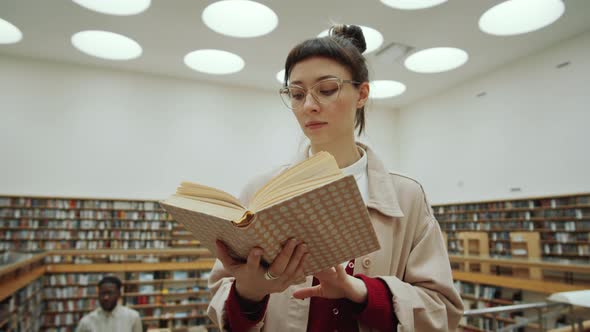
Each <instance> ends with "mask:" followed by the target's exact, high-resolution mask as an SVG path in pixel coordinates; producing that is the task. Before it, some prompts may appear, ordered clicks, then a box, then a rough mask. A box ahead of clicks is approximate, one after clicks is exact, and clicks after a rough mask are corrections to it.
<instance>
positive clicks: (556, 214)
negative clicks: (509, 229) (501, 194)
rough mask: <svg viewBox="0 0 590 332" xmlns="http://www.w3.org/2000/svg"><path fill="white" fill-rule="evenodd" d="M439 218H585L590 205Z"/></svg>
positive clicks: (441, 216) (443, 217)
mask: <svg viewBox="0 0 590 332" xmlns="http://www.w3.org/2000/svg"><path fill="white" fill-rule="evenodd" d="M436 218H437V220H439V221H442V222H445V221H488V220H506V219H523V220H531V219H551V218H572V219H584V218H590V207H589V208H586V209H571V210H565V209H564V210H541V211H534V212H530V211H522V212H480V213H471V214H439V215H436Z"/></svg>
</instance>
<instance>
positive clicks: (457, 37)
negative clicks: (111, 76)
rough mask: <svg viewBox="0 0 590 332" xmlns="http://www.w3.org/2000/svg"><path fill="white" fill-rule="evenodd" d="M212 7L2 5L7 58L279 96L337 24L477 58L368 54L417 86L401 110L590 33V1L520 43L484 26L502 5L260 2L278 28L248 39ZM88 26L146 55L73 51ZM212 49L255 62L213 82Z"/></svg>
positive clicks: (389, 73) (576, 1)
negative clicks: (221, 24)
mask: <svg viewBox="0 0 590 332" xmlns="http://www.w3.org/2000/svg"><path fill="white" fill-rule="evenodd" d="M212 2H214V1H203V0H152V6H151V7H150V8H149V9H148V10H147V11H145V12H143V13H141V14H139V15H135V16H110V15H105V14H100V13H96V12H92V11H89V10H87V9H84V8H82V7H80V6H78V5H76V4H75V3H73V2H72V1H71V0H0V18H3V19H5V20H7V21H9V22H11V23H13V24H14V25H16V26H17V27H19V28H20V29H21V31H22V32H23V40H22V41H21V42H19V43H17V44H11V45H0V54H5V55H12V56H25V57H33V58H41V59H48V60H55V61H60V62H67V63H75V64H82V65H91V66H99V67H105V68H112V69H117V70H126V71H133V72H143V73H150V74H156V75H165V76H170V77H179V78H188V79H192V80H199V81H207V82H216V83H220V84H224V85H231V86H239V87H250V88H256V89H264V90H269V91H271V90H272V91H276V90H277V89H278V88H279V86H280V84H279V82H278V81H277V80H276V79H275V75H276V73H277V72H278V71H279V70H280V69H282V67H283V65H284V60H285V57H286V55H287V54H288V52H289V50H290V49H291V48H292V47H293V46H294V45H295V44H297V43H298V42H300V41H302V40H305V39H307V38H311V37H315V36H316V35H317V34H318V33H320V32H321V31H323V30H324V29H326V28H328V27H329V26H330V25H331V22H338V23H346V24H359V25H365V26H369V27H373V28H375V29H378V30H379V31H380V32H381V33H382V34H383V36H384V39H385V41H384V43H383V45H384V46H385V45H388V44H389V43H392V42H396V43H402V44H406V45H410V46H412V47H414V48H415V49H416V50H420V49H423V48H430V47H437V46H451V47H458V48H462V49H464V50H466V51H467V52H468V53H469V56H470V58H469V61H468V62H467V63H466V64H465V65H464V66H462V67H460V68H458V69H456V70H453V71H449V72H444V73H438V74H418V73H414V72H410V71H408V70H407V69H405V67H404V66H403V61H399V60H397V61H396V60H395V59H394V58H393V57H392V56H390V55H388V54H387V52H383V53H381V55H379V54H378V53H379V51H377V52H373V53H370V54H368V55H367V60H368V63H369V66H370V75H371V79H393V80H397V81H400V82H403V83H404V84H405V85H406V86H407V90H406V92H405V93H404V94H403V95H401V96H398V97H394V98H389V99H384V100H379V101H376V102H377V103H378V104H381V105H385V106H390V107H401V106H405V105H408V104H410V103H413V102H415V101H417V100H419V99H421V98H424V97H427V96H431V95H435V94H438V93H440V92H442V91H445V90H447V89H449V88H450V87H452V86H455V85H458V84H460V83H461V82H464V81H466V80H469V79H472V78H474V77H476V76H478V75H481V74H483V73H486V72H490V71H492V70H494V69H495V68H497V67H499V66H500V65H502V64H505V63H508V62H511V61H514V60H516V59H518V58H521V57H523V56H526V55H529V54H532V53H535V52H538V51H540V50H542V49H544V48H547V47H549V46H551V45H553V44H555V43H557V42H558V41H560V40H564V39H568V38H571V37H573V36H575V35H577V34H579V33H582V32H585V31H586V30H590V20H589V19H588V17H589V14H590V0H565V1H564V2H565V5H566V10H565V13H564V15H563V16H562V17H561V18H560V19H559V20H557V21H556V22H555V23H553V24H552V25H550V26H548V27H545V28H543V29H541V30H538V31H535V32H532V33H528V34H524V35H519V36H511V37H497V36H491V35H487V34H485V33H483V32H481V31H480V30H479V28H478V20H479V17H480V16H481V14H482V13H484V12H485V11H486V10H487V9H488V8H491V7H492V6H493V5H495V4H497V3H500V2H502V0H449V1H448V2H446V3H444V4H442V5H439V6H436V7H433V8H429V9H424V10H416V11H401V10H394V9H392V8H389V7H386V6H385V5H383V4H382V3H381V2H380V1H379V0H365V1H358V0H356V1H352V0H321V1H320V0H315V1H311V0H297V1H288V0H259V2H261V3H264V4H266V5H267V6H269V7H270V8H271V9H273V10H274V11H275V12H276V13H277V15H278V17H279V25H278V27H277V28H276V29H275V30H274V31H272V32H271V33H270V34H268V35H265V36H262V37H258V38H248V39H239V38H232V37H226V36H223V35H219V34H217V33H215V32H213V31H212V30H210V29H208V28H207V27H206V26H205V25H204V24H203V22H202V20H201V12H202V11H203V9H204V8H205V7H206V6H207V5H208V4H210V3H212ZM88 29H99V30H107V31H112V32H116V33H121V34H123V35H126V36H129V37H131V38H133V39H135V40H136V41H138V42H139V43H140V44H141V45H142V47H143V55H142V56H141V57H139V58H137V59H134V60H130V61H121V62H118V61H108V60H101V59H98V58H93V57H90V56H87V55H85V54H83V53H81V52H79V51H78V50H76V49H75V48H74V47H73V46H72V45H71V43H70V37H71V36H72V34H74V33H76V32H78V31H81V30H88ZM205 48H215V49H222V50H226V51H230V52H233V53H236V54H238V55H240V56H241V57H242V58H243V59H244V60H245V62H246V66H245V68H244V69H243V70H242V71H241V72H239V73H236V74H230V75H221V76H212V75H207V74H202V73H199V72H195V71H193V70H191V69H189V68H188V67H187V66H185V65H184V63H183V58H184V56H185V55H186V54H187V53H189V52H191V51H194V50H196V49H205ZM402 60H403V59H402ZM565 60H567V59H564V61H565Z"/></svg>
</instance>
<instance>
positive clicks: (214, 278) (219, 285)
mask: <svg viewBox="0 0 590 332" xmlns="http://www.w3.org/2000/svg"><path fill="white" fill-rule="evenodd" d="M283 169H284V167H281V168H279V169H276V170H273V172H271V174H270V175H269V174H266V175H262V176H258V177H255V178H254V180H252V181H251V182H250V183H249V184H248V185H247V186H246V187H245V189H244V190H243V191H242V193H241V195H240V201H241V202H242V203H244V204H245V203H247V202H249V201H250V199H251V198H252V197H253V195H254V193H255V192H256V190H257V189H258V188H260V187H262V186H263V185H264V184H265V183H266V182H267V181H268V180H269V179H270V178H271V177H272V175H274V174H276V173H277V172H278V171H282V170H283ZM233 282H234V277H233V276H231V275H230V274H229V273H228V272H227V271H226V270H225V268H224V267H223V264H221V261H219V260H218V259H217V260H215V265H214V266H213V269H212V270H211V275H210V277H209V291H210V292H211V301H210V302H209V306H208V307H207V315H208V316H209V318H210V319H211V320H212V321H213V323H214V324H215V325H217V327H219V329H220V330H222V331H227V330H228V327H227V322H228V315H227V312H226V308H227V307H226V305H225V303H226V301H227V299H228V297H229V294H230V290H231V288H232V284H233ZM263 323H264V318H263V319H262V320H261V321H260V322H259V323H257V324H256V325H255V326H254V327H253V328H252V329H251V330H250V331H260V330H261V328H262V326H263Z"/></svg>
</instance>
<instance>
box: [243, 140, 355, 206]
mask: <svg viewBox="0 0 590 332" xmlns="http://www.w3.org/2000/svg"><path fill="white" fill-rule="evenodd" d="M343 176H344V175H343V174H342V171H340V169H339V168H338V164H337V163H336V159H334V157H333V156H332V155H331V154H329V153H328V152H323V151H322V152H319V153H317V154H315V155H314V156H312V157H310V158H309V159H307V160H304V161H302V162H301V163H299V164H297V165H295V166H293V167H291V168H290V169H288V170H286V171H285V172H283V173H281V174H279V175H277V176H276V177H274V178H272V179H271V180H270V181H269V182H268V183H267V184H266V185H265V186H264V187H262V188H261V189H260V190H258V191H257V192H256V194H254V197H253V199H252V201H251V202H250V203H249V208H250V210H252V211H254V212H256V211H260V210H262V209H264V208H266V207H268V206H271V205H273V204H276V203H278V202H281V201H283V200H285V199H289V198H291V197H295V196H297V195H299V194H301V193H304V192H306V191H309V190H312V189H314V188H318V187H321V186H322V185H324V184H326V183H330V182H332V181H335V180H338V179H340V178H342V177H343Z"/></svg>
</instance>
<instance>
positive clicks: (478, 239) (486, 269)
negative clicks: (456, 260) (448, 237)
mask: <svg viewBox="0 0 590 332" xmlns="http://www.w3.org/2000/svg"><path fill="white" fill-rule="evenodd" d="M457 237H458V239H459V241H460V248H462V250H461V249H460V250H461V251H462V253H463V254H465V255H476V256H480V255H483V256H488V255H489V242H488V234H487V233H485V232H461V233H459V234H458V236H457ZM463 270H464V271H467V272H482V273H490V265H489V264H486V263H471V262H466V263H464V266H463Z"/></svg>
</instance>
